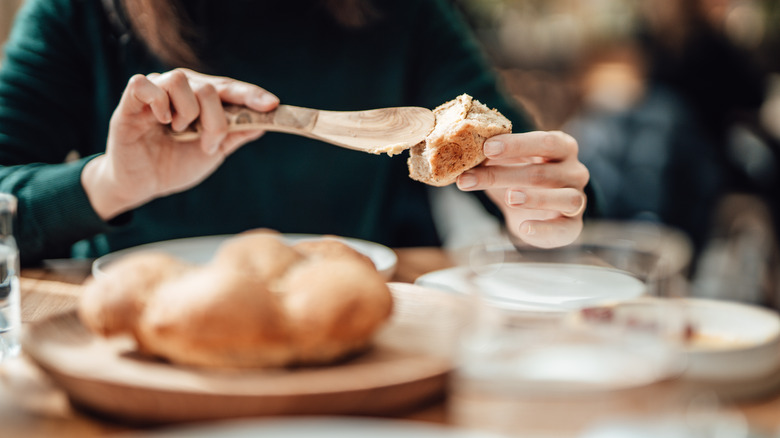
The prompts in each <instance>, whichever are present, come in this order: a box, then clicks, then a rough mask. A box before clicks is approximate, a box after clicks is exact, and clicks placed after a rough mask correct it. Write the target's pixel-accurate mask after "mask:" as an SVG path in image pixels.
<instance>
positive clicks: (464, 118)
mask: <svg viewBox="0 0 780 438" xmlns="http://www.w3.org/2000/svg"><path fill="white" fill-rule="evenodd" d="M433 113H434V115H435V116H436V124H435V126H434V128H433V131H431V133H430V134H428V136H427V137H426V138H425V140H424V141H422V142H420V143H419V144H417V145H415V146H413V147H412V149H410V151H409V160H408V166H409V176H410V177H411V178H412V179H414V180H417V181H421V182H424V183H426V184H430V185H433V186H446V185H448V184H451V183H453V182H455V180H456V179H457V178H458V175H460V174H461V173H463V172H465V171H467V170H469V169H471V168H472V167H474V166H477V165H478V164H480V163H481V162H482V161H483V160H484V159H485V154H484V152H483V151H482V145H483V144H484V143H485V140H486V139H488V138H490V137H492V136H494V135H498V134H508V133H511V132H512V122H510V121H509V120H508V119H507V118H506V117H504V116H503V115H501V113H499V112H498V111H497V110H495V109H490V108H488V107H487V106H485V105H483V104H482V103H480V102H479V101H477V100H474V99H473V98H472V97H471V96H469V95H468V94H462V95H460V96H458V97H457V98H455V99H453V100H451V101H449V102H446V103H444V104H442V105H440V106H439V107H437V108H436V109H434V110H433Z"/></svg>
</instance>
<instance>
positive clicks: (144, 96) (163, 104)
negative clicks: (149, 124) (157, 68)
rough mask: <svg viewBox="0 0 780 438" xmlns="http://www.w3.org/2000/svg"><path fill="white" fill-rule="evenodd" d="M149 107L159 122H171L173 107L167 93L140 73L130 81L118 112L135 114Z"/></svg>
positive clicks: (129, 114)
mask: <svg viewBox="0 0 780 438" xmlns="http://www.w3.org/2000/svg"><path fill="white" fill-rule="evenodd" d="M147 108H151V110H152V114H154V117H155V118H156V119H157V121H158V122H160V123H163V124H166V123H170V122H171V107H170V101H169V100H168V95H167V93H165V91H163V90H162V89H160V88H159V87H158V86H156V85H155V84H154V83H152V82H151V81H149V80H148V79H147V78H146V77H145V76H144V75H140V74H138V75H135V76H133V77H132V78H130V80H129V81H128V83H127V88H126V89H125V92H124V93H123V94H122V98H121V99H120V101H119V105H118V106H117V112H118V113H119V114H123V115H128V116H135V115H138V114H140V113H142V112H143V111H145V110H146V109H147Z"/></svg>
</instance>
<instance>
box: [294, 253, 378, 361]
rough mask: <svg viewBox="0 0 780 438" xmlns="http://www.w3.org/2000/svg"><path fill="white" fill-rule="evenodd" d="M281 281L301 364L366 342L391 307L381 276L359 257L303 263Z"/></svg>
mask: <svg viewBox="0 0 780 438" xmlns="http://www.w3.org/2000/svg"><path fill="white" fill-rule="evenodd" d="M283 285H284V287H283V293H284V295H285V296H284V307H285V311H286V313H287V315H288V317H289V322H290V327H291V328H292V330H293V336H294V338H295V347H296V356H297V358H298V362H299V363H302V364H323V363H329V362H332V361H335V360H338V359H339V358H342V357H344V356H345V355H347V354H350V353H352V352H355V351H360V350H362V349H364V348H366V346H368V344H369V343H370V341H371V339H372V337H373V335H374V333H375V332H376V331H377V329H378V328H379V327H380V326H381V325H382V324H383V323H384V322H385V321H386V320H387V319H388V318H389V316H390V314H391V312H392V307H393V301H392V296H391V295H390V292H389V289H388V288H387V285H386V284H385V281H384V278H382V276H381V275H380V274H379V273H378V272H377V271H376V269H375V268H373V267H369V266H368V265H366V264H365V262H363V261H362V260H360V259H355V258H328V259H322V260H313V261H310V262H307V263H302V264H301V265H299V266H297V267H295V268H293V269H292V270H291V271H290V273H289V276H288V278H287V279H286V280H285V281H284V283H283Z"/></svg>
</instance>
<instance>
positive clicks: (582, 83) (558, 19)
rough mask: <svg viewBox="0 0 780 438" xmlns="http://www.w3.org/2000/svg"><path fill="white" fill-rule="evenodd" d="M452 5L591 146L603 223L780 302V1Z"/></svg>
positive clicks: (534, 98)
mask: <svg viewBox="0 0 780 438" xmlns="http://www.w3.org/2000/svg"><path fill="white" fill-rule="evenodd" d="M450 1H452V2H453V3H454V4H455V5H456V6H457V7H458V8H459V9H460V10H461V11H462V13H463V15H464V17H465V18H466V20H467V21H468V23H469V24H470V26H471V27H472V28H473V30H474V32H475V35H476V37H477V38H478V40H479V41H480V42H481V43H482V45H483V47H484V50H485V54H486V56H487V57H488V59H489V60H490V61H491V62H492V63H493V65H494V66H495V68H496V69H497V70H498V71H499V73H500V75H501V76H502V78H503V79H504V84H505V86H506V89H507V91H508V92H509V93H511V95H512V96H513V97H514V98H515V99H516V100H517V101H518V102H519V103H521V104H522V105H523V106H524V108H525V109H526V110H527V112H528V113H529V115H530V116H531V117H532V118H533V120H535V122H536V123H537V125H538V127H539V128H540V129H545V130H553V129H558V130H563V131H565V132H568V133H570V134H571V135H573V136H574V137H575V138H577V140H578V142H579V144H580V159H581V160H582V161H583V162H584V163H585V164H586V165H587V166H588V167H589V169H590V171H591V178H592V179H591V180H592V183H593V186H594V188H595V189H596V190H597V193H598V194H599V196H598V199H599V202H600V205H599V212H598V214H599V216H600V217H601V218H603V219H608V220H616V221H631V222H633V221H641V222H643V223H653V224H658V225H659V226H663V227H669V228H671V229H674V230H679V231H681V232H682V233H683V234H684V235H685V236H686V237H687V238H689V240H690V246H691V249H692V257H691V260H690V263H688V264H687V266H686V272H685V276H686V279H687V280H688V281H689V285H690V291H691V293H692V294H695V295H702V296H709V297H718V298H730V299H737V300H741V301H749V302H754V303H760V304H766V305H770V306H773V307H780V306H778V304H780V292H779V291H780V278H779V277H778V276H779V275H780V269H778V264H779V263H780V256H779V252H778V244H777V243H778V238H777V235H778V233H777V230H778V225H780V220H779V219H778V218H780V212H779V211H778V208H780V194H779V193H778V184H777V183H778V182H777V178H778V166H779V164H780V147H779V146H778V145H779V144H780V56H777V55H778V54H780V2H778V1H777V0H663V1H658V0H450ZM21 3H22V0H0V44H2V42H3V41H4V40H5V38H6V36H7V33H8V29H9V26H10V23H11V21H12V19H13V15H14V12H15V11H16V9H17V8H18V6H19V5H20V4H21Z"/></svg>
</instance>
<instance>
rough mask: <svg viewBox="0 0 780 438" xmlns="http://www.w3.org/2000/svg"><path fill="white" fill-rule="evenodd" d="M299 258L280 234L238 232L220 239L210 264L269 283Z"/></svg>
mask: <svg viewBox="0 0 780 438" xmlns="http://www.w3.org/2000/svg"><path fill="white" fill-rule="evenodd" d="M303 258H304V256H303V254H301V253H300V252H298V251H297V250H295V249H294V248H291V247H290V246H288V245H287V244H286V243H284V241H283V240H282V237H281V235H280V234H275V233H268V232H258V233H244V234H239V235H237V236H235V237H232V238H230V239H228V240H226V241H225V242H223V243H222V244H221V245H220V246H219V248H218V249H217V252H216V253H215V254H214V258H213V261H212V263H214V264H216V265H221V266H224V267H226V268H227V267H230V268H233V269H237V270H239V271H241V272H244V273H246V274H248V275H254V276H257V277H258V278H259V279H260V280H261V281H264V282H266V283H269V284H270V283H273V282H275V281H276V280H277V279H278V278H280V277H281V276H283V275H284V273H285V272H287V270H288V269H289V268H290V266H292V265H293V264H295V263H298V262H300V261H301V260H303ZM270 286H271V287H273V284H270Z"/></svg>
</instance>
